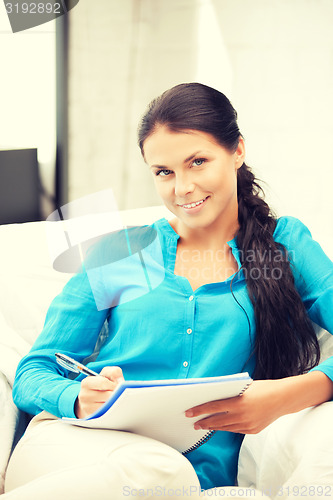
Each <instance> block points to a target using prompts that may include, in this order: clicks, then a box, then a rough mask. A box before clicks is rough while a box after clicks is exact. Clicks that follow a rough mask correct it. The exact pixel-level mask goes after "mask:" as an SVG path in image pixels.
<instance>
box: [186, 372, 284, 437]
mask: <svg viewBox="0 0 333 500" xmlns="http://www.w3.org/2000/svg"><path fill="white" fill-rule="evenodd" d="M280 382H281V380H256V381H254V382H252V384H251V385H250V387H249V388H248V389H247V390H246V391H245V392H244V394H242V395H241V396H236V397H234V398H229V399H224V400H217V401H210V402H209V403H204V404H202V405H199V406H195V407H193V408H191V409H189V410H187V411H186V412H185V415H186V416H187V417H191V418H193V417H198V416H200V415H207V414H208V416H206V417H205V418H203V419H201V420H198V419H197V421H196V423H195V424H194V428H195V429H208V430H210V429H214V430H222V431H229V432H237V433H240V434H257V433H258V432H260V431H261V430H262V429H264V428H265V427H267V425H269V424H270V423H272V422H273V421H274V420H276V419H277V418H278V417H280V416H282V415H283V414H284V413H285V412H284V411H283V390H282V391H281V390H279V389H280V388H282V387H283V384H282V387H281V384H280Z"/></svg>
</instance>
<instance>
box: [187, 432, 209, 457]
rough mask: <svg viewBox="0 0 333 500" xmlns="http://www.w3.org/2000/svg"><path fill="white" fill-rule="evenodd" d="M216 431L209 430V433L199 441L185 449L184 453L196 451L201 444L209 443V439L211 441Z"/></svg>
mask: <svg viewBox="0 0 333 500" xmlns="http://www.w3.org/2000/svg"><path fill="white" fill-rule="evenodd" d="M215 432H216V431H209V432H207V434H205V435H204V436H203V437H202V438H201V439H199V441H197V442H196V443H194V444H193V445H192V446H190V447H189V448H187V450H185V451H183V452H182V455H187V454H188V453H190V452H191V451H194V450H196V449H197V448H199V446H201V445H203V444H205V443H207V441H209V439H210V438H211V437H212V436H213V435H214V434H215Z"/></svg>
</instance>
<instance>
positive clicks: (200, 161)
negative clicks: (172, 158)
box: [192, 158, 206, 167]
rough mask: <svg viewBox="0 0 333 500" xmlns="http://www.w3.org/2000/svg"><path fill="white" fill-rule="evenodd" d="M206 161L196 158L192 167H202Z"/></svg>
mask: <svg viewBox="0 0 333 500" xmlns="http://www.w3.org/2000/svg"><path fill="white" fill-rule="evenodd" d="M205 161H206V160H205V159H204V158H196V159H195V160H194V162H193V163H192V165H194V166H195V167H201V165H203V164H204V163H205Z"/></svg>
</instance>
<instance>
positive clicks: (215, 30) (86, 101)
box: [69, 0, 333, 255]
mask: <svg viewBox="0 0 333 500" xmlns="http://www.w3.org/2000/svg"><path fill="white" fill-rule="evenodd" d="M69 16H70V26H71V36H70V40H71V43H70V65H71V71H70V75H69V77H70V102H69V111H70V199H75V198H77V197H79V196H84V195H85V194H88V193H91V192H95V191H98V190H100V189H103V188H105V187H111V188H112V189H113V190H114V193H115V196H116V199H117V202H118V205H119V207H120V208H133V207H139V206H145V205H151V204H158V203H159V199H158V198H157V196H156V195H155V193H154V188H153V183H152V180H151V178H150V174H149V173H148V171H147V168H146V167H145V165H144V163H143V162H142V160H141V157H140V154H139V151H138V148H137V146H136V126H137V123H138V120H139V118H140V116H141V115H142V113H143V112H144V110H145V108H146V105H147V103H148V101H149V100H150V99H151V98H153V97H155V96H156V95H158V94H160V93H161V92H162V91H163V90H165V89H166V88H169V87H170V86H172V85H174V84H176V83H180V82H183V81H193V80H196V81H201V82H203V83H207V84H209V85H212V86H215V87H216V88H218V89H219V90H221V91H223V92H225V93H226V94H227V95H228V97H230V99H231V101H232V102H233V104H234V106H235V107H236V109H237V110H238V114H239V124H240V127H241V130H242V132H243V135H244V136H245V139H246V146H247V151H248V163H249V164H250V165H252V166H253V167H254V170H255V172H256V173H257V174H258V176H259V177H260V178H262V179H264V180H265V181H266V182H267V184H268V187H267V189H266V191H267V194H268V199H269V201H270V202H271V203H272V205H273V206H274V208H275V209H276V211H277V212H278V214H279V215H282V214H286V213H288V214H290V215H294V216H296V217H299V218H301V219H302V220H303V221H304V222H305V223H306V224H308V226H309V227H310V229H311V230H312V232H313V234H314V236H315V237H316V238H317V239H318V240H319V241H320V242H321V243H322V245H323V247H324V248H325V249H326V251H327V252H328V253H330V255H333V243H332V241H333V224H332V222H331V216H332V215H333V214H332V202H331V199H332V180H333V175H332V171H333V170H332V166H333V165H332V163H333V159H332V158H333V156H332V153H331V151H330V144H331V141H332V139H331V138H332V135H333V125H332V120H331V114H332V111H333V106H332V104H333V92H332V89H333V56H332V54H333V35H332V26H331V19H332V18H333V2H332V1H331V0H293V1H292V2H291V1H290V0H251V1H248V0H232V1H230V0H197V1H196V0H122V2H119V1H118V0H98V2H93V3H92V2H85V1H82V2H80V3H79V4H78V6H77V7H76V8H75V9H73V11H72V12H71V13H70V14H69Z"/></svg>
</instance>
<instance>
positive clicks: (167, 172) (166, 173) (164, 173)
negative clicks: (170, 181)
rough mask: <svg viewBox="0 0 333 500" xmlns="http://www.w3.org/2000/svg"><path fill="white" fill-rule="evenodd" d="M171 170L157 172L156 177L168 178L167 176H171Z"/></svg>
mask: <svg viewBox="0 0 333 500" xmlns="http://www.w3.org/2000/svg"><path fill="white" fill-rule="evenodd" d="M171 173H172V172H171V170H168V169H166V168H165V169H160V170H157V171H156V172H155V175H161V176H162V177H166V176H167V175H169V174H171Z"/></svg>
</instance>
